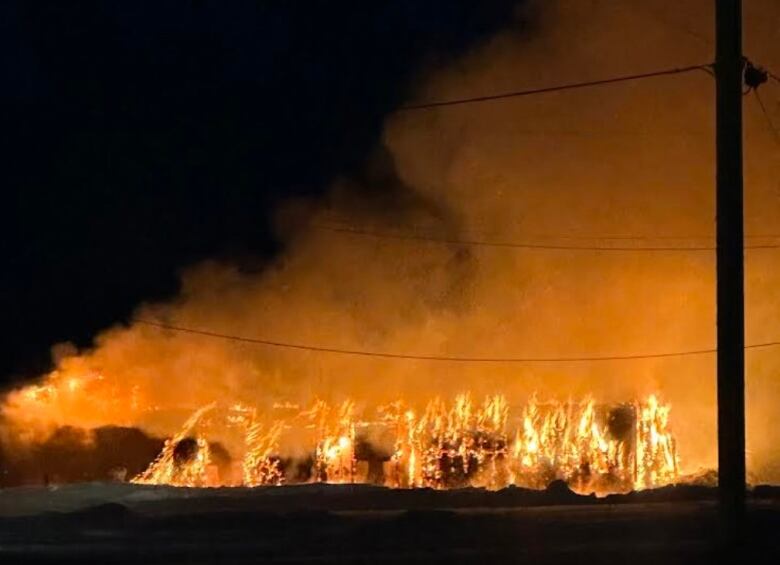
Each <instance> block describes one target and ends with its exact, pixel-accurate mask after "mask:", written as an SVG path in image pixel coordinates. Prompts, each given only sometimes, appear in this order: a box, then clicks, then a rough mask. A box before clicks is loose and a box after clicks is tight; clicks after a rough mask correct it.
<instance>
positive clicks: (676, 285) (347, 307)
mask: <svg viewBox="0 0 780 565" xmlns="http://www.w3.org/2000/svg"><path fill="white" fill-rule="evenodd" d="M619 4H620V5H617V3H612V2H597V1H588V2H582V1H579V0H559V1H556V2H545V3H544V6H543V8H542V9H541V16H540V17H541V25H540V31H537V32H536V33H535V34H534V35H533V36H529V35H527V34H519V33H515V32H513V31H511V29H510V30H509V31H506V32H503V33H501V34H499V35H497V36H496V37H494V38H493V39H492V41H490V42H489V43H488V44H487V45H485V46H483V47H481V48H479V49H478V50H476V51H474V52H472V53H470V54H469V55H468V56H467V57H465V58H463V59H462V60H460V61H458V62H456V63H455V64H454V65H451V66H450V67H448V68H446V69H443V70H441V71H438V72H435V73H432V74H431V75H429V76H427V77H426V79H425V80H424V81H423V82H422V83H421V84H420V85H419V90H418V98H419V100H421V101H424V100H438V99H449V98H457V97H464V96H470V95H481V94H485V93H494V92H501V91H507V90H513V89H517V88H522V87H529V88H530V87H538V86H544V85H551V84H559V83H565V82H575V81H586V80H591V79H598V78H602V77H609V76H614V75H621V74H632V73H638V72H647V71H653V70H656V69H662V68H668V67H679V66H686V65H691V64H699V63H705V62H709V61H710V60H711V59H712V51H713V49H712V45H711V43H709V42H708V40H707V37H710V36H711V34H710V29H711V28H712V13H711V4H712V3H711V2H709V1H705V0H700V1H697V2H691V3H686V5H685V6H681V5H679V4H678V3H672V2H668V1H666V0H659V1H657V2H652V3H647V2H638V1H637V2H628V3H619ZM746 9H747V10H748V13H747V14H746V20H747V26H748V28H747V30H746V35H747V40H746V41H747V43H748V47H749V48H752V47H754V48H752V50H750V51H749V53H750V55H751V56H752V57H754V58H756V59H757V61H759V62H762V63H764V64H767V65H770V66H771V65H774V66H775V68H778V67H780V60H778V58H777V57H778V54H777V53H775V54H774V57H775V58H774V60H773V59H772V58H771V57H770V55H771V54H769V53H765V52H762V51H761V50H760V46H768V45H772V41H771V37H770V35H769V34H770V33H774V30H772V29H769V27H767V26H765V25H763V24H762V23H761V22H762V21H764V19H769V18H771V17H774V18H778V17H780V11H778V8H777V6H775V5H774V4H773V3H772V2H770V0H765V1H755V2H751V3H749V4H748V6H746ZM761 57H766V59H761ZM765 89H766V92H765V93H764V94H765V96H766V97H768V99H771V100H772V103H771V104H770V109H771V111H772V113H773V116H774V118H775V119H776V120H780V112H778V105H777V100H778V99H780V89H777V88H775V87H774V86H766V87H765ZM713 102H714V85H713V81H712V78H711V77H710V76H708V75H707V74H706V73H704V72H698V73H689V74H685V75H676V76H670V77H664V78H657V79H651V80H645V81H641V82H631V83H625V84H621V85H614V86H610V87H600V88H593V89H587V90H577V91H570V92H558V93H554V94H548V95H541V96H535V97H528V98H521V99H512V100H506V101H501V102H493V103H486V104H475V105H468V106H458V107H449V108H441V109H434V110H420V111H403V112H398V113H396V114H394V115H392V116H390V117H388V119H387V123H386V128H385V134H384V138H383V147H380V148H377V150H376V152H375V158H374V159H373V160H372V162H371V163H369V164H368V165H367V167H366V170H367V171H368V172H367V173H366V175H364V177H361V178H351V179H343V180H341V181H339V182H336V183H335V185H334V187H333V190H332V192H331V195H330V197H329V198H327V199H326V200H325V201H318V202H298V203H294V204H291V205H290V206H289V207H288V209H285V210H284V211H282V212H280V214H279V233H280V236H281V237H283V238H284V239H285V240H286V243H287V251H286V253H284V254H283V255H282V256H281V257H280V258H278V259H277V260H275V261H274V262H272V263H271V264H268V265H266V266H265V268H264V269H262V270H261V272H246V271H243V270H242V269H240V268H239V267H237V266H234V265H229V264H222V263H218V262H211V263H205V264H201V265H197V266H195V267H193V268H192V269H191V270H189V271H188V272H187V273H185V274H184V275H183V278H182V289H181V293H180V295H179V297H178V298H177V299H176V300H174V301H172V302H169V303H164V304H149V305H144V306H142V307H140V308H139V310H138V312H137V316H136V317H137V318H138V319H144V320H153V321H157V322H160V323H163V324H168V325H173V326H181V327H187V328H195V329H200V330H207V331H209V332H215V333H220V334H228V335H233V336H243V337H249V338H257V339H264V340H271V341H277V342H285V343H292V344H304V345H306V344H308V345H315V346H319V347H325V348H336V349H347V350H360V351H373V352H390V353H405V354H421V355H433V356H441V357H447V356H455V357H489V358H528V357H530V358H556V357H564V358H565V357H594V356H612V355H617V356H623V355H632V354H646V353H657V352H658V353H660V352H673V351H686V350H701V349H709V348H711V347H713V346H714V340H715V311H714V296H715V291H714V272H715V263H714V252H712V251H700V250H698V251H636V252H635V251H614V250H613V251H593V250H587V251H576V250H560V249H528V248H511V247H496V246H484V245H471V244H465V243H462V244H461V243H455V242H457V241H463V240H472V241H473V240H479V241H488V242H490V241H502V242H518V243H522V242H529V243H534V244H542V245H548V246H552V247H561V246H564V247H565V246H584V247H594V246H601V247H609V246H618V247H632V246H636V247H643V246H645V247H683V246H692V247H702V246H708V245H712V244H713V240H712V235H713V233H714V128H713V119H714V108H713ZM745 110H746V116H745V118H746V140H747V145H746V194H747V196H746V198H747V210H746V220H747V222H746V223H747V230H748V232H749V233H752V234H765V233H767V232H771V231H772V229H773V226H775V225H776V223H777V222H776V219H777V218H778V217H780V197H779V196H778V185H777V180H776V179H777V171H778V165H779V164H780V163H778V159H777V155H778V154H779V153H778V148H777V146H775V145H773V138H772V136H771V133H770V132H769V131H768V130H767V126H766V123H765V122H764V118H763V116H762V114H761V113H760V111H759V110H758V109H757V106H756V105H755V104H754V101H753V100H750V99H746V103H745ZM355 186H360V188H361V190H355ZM345 227H346V228H348V229H347V230H343V229H341V228H345ZM356 229H357V230H358V231H360V233H355V231H354V230H356ZM398 235H401V236H409V235H414V236H423V237H424V238H429V239H440V240H447V241H448V242H449V243H444V242H437V241H428V240H426V239H420V238H415V239H409V238H406V239H405V238H398V237H388V236H398ZM603 237H617V238H621V237H639V238H640V239H627V240H622V239H617V240H616V239H602V238H603ZM677 238H679V239H677ZM751 241H754V242H755V241H756V240H751ZM762 241H765V240H758V242H762ZM777 253H778V251H777V250H772V249H757V250H750V251H748V252H747V293H748V294H747V300H748V304H747V305H748V310H747V324H748V325H747V340H748V342H749V343H757V342H765V341H772V340H776V339H778V337H780V323H778V319H779V318H778V314H780V295H778V290H777V289H778V288H780V285H778V282H780V281H779V280H778V273H777V272H776V265H777ZM778 353H779V351H777V350H773V349H761V350H752V351H750V353H749V355H748V394H747V398H748V422H749V465H750V470H751V472H752V473H753V474H754V476H755V477H756V478H758V479H760V480H775V481H776V480H780V467H778V461H780V457H778V455H780V454H778V452H777V447H776V445H778V441H779V440H780V435H778V431H777V428H776V427H772V425H771V424H772V422H773V418H772V416H773V414H774V410H776V408H777V407H778V406H779V404H778V401H780V389H778V386H779V385H778V383H779V382H780V381H778V379H777V377H776V375H777V371H778V368H779V367H778V364H779V363H778V361H779V360H780V357H778ZM48 379H49V380H48V382H49V383H53V384H55V385H56V394H55V395H54V398H52V393H51V391H46V390H43V389H40V390H39V389H36V390H34V391H33V392H31V391H30V389H26V390H23V391H21V392H18V393H12V394H11V395H10V396H9V397H8V399H7V402H6V407H5V411H4V414H5V418H6V419H7V420H8V421H10V422H12V423H17V424H24V423H27V424H30V423H34V422H39V423H40V422H45V423H48V424H52V425H62V424H70V425H75V426H84V427H96V426H101V425H107V424H115V425H124V426H138V427H141V428H142V429H144V430H146V431H148V432H149V433H153V434H171V433H172V432H174V431H175V430H176V429H177V426H179V425H180V424H181V422H182V421H183V420H184V419H185V418H186V417H187V415H188V414H189V413H190V412H191V411H192V410H194V409H196V408H198V407H200V406H203V405H205V404H208V403H211V402H214V401H217V402H221V403H224V404H225V405H231V404H233V403H242V404H246V405H252V406H258V407H260V408H261V409H264V408H268V409H270V408H269V407H271V406H272V405H273V404H274V403H277V404H283V403H294V404H296V405H301V406H303V405H307V404H308V403H310V402H312V401H313V400H314V399H316V398H324V399H327V400H330V401H333V402H335V401H340V400H343V399H345V398H353V399H355V400H356V402H357V403H358V404H361V403H362V404H366V405H368V404H376V403H381V402H387V401H391V400H393V399H394V398H396V397H399V396H403V397H406V398H412V399H415V398H419V399H423V398H429V397H431V396H434V395H442V396H445V397H446V396H451V395H452V394H455V393H457V392H459V391H463V390H471V391H473V392H474V393H475V394H482V393H493V392H498V391H500V392H503V393H505V394H506V395H507V396H508V397H509V398H510V399H513V400H515V401H518V402H519V401H522V400H523V399H525V398H527V397H528V396H529V395H531V394H533V393H537V394H538V395H539V396H540V397H557V398H561V399H566V398H570V397H571V398H579V397H582V396H585V395H587V394H593V395H595V396H596V397H597V398H600V399H604V400H608V401H620V400H628V399H632V398H635V397H637V396H643V395H646V394H649V393H652V392H658V393H659V394H660V395H661V396H662V398H664V399H665V400H667V401H669V402H670V403H671V405H672V407H673V409H672V421H673V428H674V430H675V433H676V435H677V438H678V440H679V448H680V457H681V460H682V463H683V465H684V467H685V468H687V469H689V470H695V469H696V468H697V467H699V466H705V467H707V466H709V467H711V466H713V465H714V463H715V453H716V426H715V423H716V412H715V358H714V356H713V355H706V354H704V355H690V356H681V357H669V358H661V359H639V360H636V359H635V360H614V361H598V362H524V363H506V362H496V363H478V362H472V363H468V362H446V361H425V360H408V359H388V358H377V357H369V356H355V355H346V354H339V353H328V352H317V351H305V350H299V349H285V348H281V347H273V346H263V345H258V344H252V343H244V342H240V341H231V340H225V339H217V338H210V337H205V336H202V335H194V334H187V333H182V332H176V331H170V330H162V329H160V328H159V327H153V326H149V325H146V324H141V323H131V324H130V325H129V326H118V327H116V328H113V329H111V330H109V331H106V332H104V333H103V334H101V335H99V336H98V337H97V338H96V341H95V347H94V349H92V350H90V351H87V352H79V353H74V352H65V353H64V354H62V355H61V358H60V360H59V363H58V369H57V371H56V372H55V373H54V374H53V375H52V376H50V377H48ZM73 379H76V380H73ZM43 397H45V398H43ZM21 427H23V428H24V429H25V432H26V433H29V434H34V433H36V432H35V430H38V429H40V427H38V426H32V427H28V426H26V425H23V426H21ZM41 433H42V432H41Z"/></svg>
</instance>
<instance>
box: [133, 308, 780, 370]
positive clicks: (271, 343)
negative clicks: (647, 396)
mask: <svg viewBox="0 0 780 565" xmlns="http://www.w3.org/2000/svg"><path fill="white" fill-rule="evenodd" d="M132 321H133V322H135V323H138V324H143V325H147V326H151V327H155V328H158V329H161V330H169V331H174V332H180V333H187V334H193V335H199V336H203V337H210V338H217V339H224V340H228V341H235V342H239V343H249V344H255V345H263V346H268V347H277V348H283V349H295V350H303V351H311V352H316V353H332V354H338V355H352V356H359V357H377V358H385V359H405V360H413V361H443V362H453V363H575V362H598V361H630V360H638V359H662V358H667V357H690V356H697V355H711V354H714V353H717V351H718V350H717V349H714V348H711V349H692V350H687V351H672V352H661V353H643V354H636V355H603V356H598V355H596V356H576V357H473V356H449V355H416V354H407V353H391V352H385V351H366V350H361V349H342V348H337V347H325V346H319V345H307V344H301V343H290V342H285V341H278V340H269V339H259V338H251V337H244V336H237V335H231V334H225V333H220V332H213V331H208V330H201V329H196V328H189V327H184V326H179V325H174V324H168V323H163V322H158V321H155V320H146V319H142V318H136V319H134V320H132ZM775 346H780V341H770V342H765V343H757V344H752V345H747V346H745V349H760V348H766V347H775Z"/></svg>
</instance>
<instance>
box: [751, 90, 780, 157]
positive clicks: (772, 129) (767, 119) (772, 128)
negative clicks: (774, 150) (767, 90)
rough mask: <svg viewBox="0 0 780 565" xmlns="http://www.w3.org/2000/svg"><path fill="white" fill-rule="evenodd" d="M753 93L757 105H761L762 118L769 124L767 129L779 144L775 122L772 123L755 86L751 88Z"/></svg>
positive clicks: (779, 135) (779, 138)
mask: <svg viewBox="0 0 780 565" xmlns="http://www.w3.org/2000/svg"><path fill="white" fill-rule="evenodd" d="M753 94H755V95H756V100H758V105H759V106H760V107H761V112H762V113H763V114H764V118H766V123H767V125H768V126H769V130H770V131H771V132H772V135H773V136H774V138H775V143H777V144H778V145H780V133H778V131H777V128H775V124H774V123H772V118H771V116H770V115H769V112H768V111H767V109H766V106H764V101H763V100H762V99H761V95H760V94H759V93H758V89H757V88H754V89H753Z"/></svg>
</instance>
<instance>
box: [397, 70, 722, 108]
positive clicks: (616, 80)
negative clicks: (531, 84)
mask: <svg viewBox="0 0 780 565" xmlns="http://www.w3.org/2000/svg"><path fill="white" fill-rule="evenodd" d="M712 68H713V64H712V63H707V64H702V65H689V66H687V67H673V68H667V69H660V70H657V71H651V72H647V73H638V74H633V75H622V76H616V77H610V78H605V79H598V80H591V81H585V82H574V83H568V84H559V85H556V86H547V87H542V88H531V89H528V90H515V91H510V92H504V93H500V94H489V95H485V96H474V97H469V98H454V99H450V100H439V101H433V102H421V103H413V104H407V105H405V106H401V107H399V108H398V109H397V110H396V112H406V111H410V110H426V109H431V108H441V107H445V106H458V105H462V104H475V103H481V102H489V101H492V100H503V99H507V98H519V97H523V96H532V95H536V94H548V93H552V92H561V91H565V90H575V89H581V88H591V87H595V86H603V85H607V84H616V83H620V82H629V81H635V80H642V79H648V78H654V77H662V76H669V75H678V74H683V73H689V72H693V71H704V72H706V73H708V74H711V73H712Z"/></svg>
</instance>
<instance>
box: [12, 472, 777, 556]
mask: <svg viewBox="0 0 780 565" xmlns="http://www.w3.org/2000/svg"><path fill="white" fill-rule="evenodd" d="M714 497H715V491H714V490H713V489H710V488H707V487H668V488H665V489H658V490H655V491H644V492H641V493H633V494H631V495H623V496H617V497H608V498H606V499H596V498H594V497H582V496H578V495H575V494H573V493H571V492H570V491H568V490H567V489H566V488H565V487H564V486H562V485H554V486H553V488H551V489H548V490H547V491H528V490H525V489H516V488H512V489H505V490H503V491H498V492H486V491H482V490H480V489H464V490H456V491H430V490H423V489H420V490H406V491H398V490H389V489H384V488H381V487H371V486H365V485H354V486H353V485H301V486H291V487H271V488H258V489H180V488H172V487H150V486H138V485H128V484H119V483H116V484H81V485H67V486H62V487H56V488H54V487H49V488H42V487H29V488H27V487H24V488H12V489H5V490H0V563H3V564H5V563H144V564H151V563H168V564H177V563H199V564H200V563H203V564H206V563H266V562H279V563H461V562H471V563H476V562H479V563H494V562H506V563H539V564H544V563H592V564H601V563H626V562H629V561H630V562H631V563H632V564H641V563H653V564H654V565H660V564H666V563H716V562H726V561H730V562H736V559H737V557H735V556H728V555H726V554H725V553H724V552H723V551H722V549H721V547H720V545H719V542H720V540H722V539H723V537H724V536H723V535H722V532H720V531H719V527H718V520H717V507H716V505H715V500H714ZM748 531H749V534H750V539H749V543H748V545H747V548H745V549H743V550H742V552H741V554H740V556H739V558H738V561H739V562H746V563H778V562H780V538H779V537H778V536H777V532H780V489H777V488H773V487H761V488H758V489H755V490H754V491H753V493H752V495H751V500H750V505H749V512H748Z"/></svg>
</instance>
